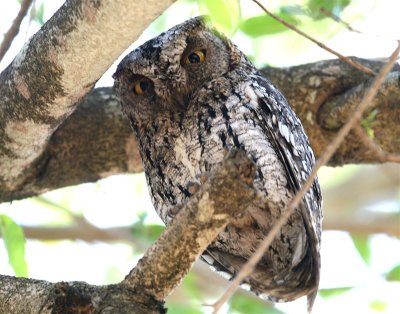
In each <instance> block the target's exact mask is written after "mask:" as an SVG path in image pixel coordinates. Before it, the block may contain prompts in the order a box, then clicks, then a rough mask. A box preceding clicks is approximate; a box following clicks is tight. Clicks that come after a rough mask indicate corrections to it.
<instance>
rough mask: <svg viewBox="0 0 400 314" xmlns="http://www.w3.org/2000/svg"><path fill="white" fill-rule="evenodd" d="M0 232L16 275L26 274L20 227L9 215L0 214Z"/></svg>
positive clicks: (22, 236) (22, 235)
mask: <svg viewBox="0 0 400 314" xmlns="http://www.w3.org/2000/svg"><path fill="white" fill-rule="evenodd" d="M0 233H1V235H2V237H3V241H4V246H5V248H6V250H7V254H8V261H9V263H10V265H11V266H12V268H13V269H14V272H15V275H16V276H18V277H27V276H28V265H27V263H26V260H25V236H24V233H23V231H22V228H21V227H20V226H18V225H17V224H16V223H15V222H14V221H13V220H12V219H11V218H10V217H8V216H6V215H0Z"/></svg>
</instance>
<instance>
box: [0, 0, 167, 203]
mask: <svg viewBox="0 0 400 314" xmlns="http://www.w3.org/2000/svg"><path fill="white" fill-rule="evenodd" d="M172 2H173V0H163V1H159V0H157V1H156V0H148V1H146V5H141V6H138V4H137V2H135V1H128V0H116V1H105V0H97V1H92V0H71V1H67V2H65V4H64V5H63V6H62V7H61V8H60V9H59V10H58V11H57V12H56V13H55V14H54V15H53V17H52V18H51V19H50V20H49V21H48V22H47V23H46V24H45V25H44V26H43V27H42V28H41V30H40V31H39V32H37V33H36V34H35V35H34V36H33V37H32V38H31V40H30V41H29V42H27V43H26V44H25V46H24V48H23V49H22V50H21V51H20V53H19V54H18V55H17V56H16V58H15V59H14V61H13V62H12V63H11V64H10V65H9V66H8V67H7V68H6V69H5V70H4V71H3V72H2V73H1V74H0V95H1V99H0V199H2V200H4V198H3V197H2V196H3V195H4V194H7V193H9V192H10V191H18V190H21V189H23V187H24V186H25V185H26V184H29V182H30V181H31V179H32V178H34V177H36V176H37V175H38V173H37V171H36V169H35V166H37V163H38V158H39V157H40V156H41V155H43V152H44V151H45V149H46V147H47V145H46V144H47V143H48V139H49V137H50V136H51V134H52V133H53V132H54V131H55V129H56V128H57V127H58V126H59V125H60V124H61V123H62V122H63V121H64V120H65V119H66V118H67V117H68V116H69V115H70V114H71V113H72V112H73V110H74V109H75V107H76V105H77V102H78V101H79V100H80V99H81V98H82V97H83V96H84V95H85V94H87V93H88V92H89V91H90V90H91V88H92V87H93V86H94V84H95V83H96V81H97V80H98V79H99V78H100V76H101V75H102V74H103V73H104V72H105V71H106V70H107V68H108V67H109V66H110V65H111V64H112V63H113V62H114V60H115V59H117V57H118V56H119V55H120V54H121V52H122V51H124V50H125V49H126V48H127V47H128V46H129V45H130V44H131V43H132V42H133V41H135V39H137V38H138V37H139V35H140V33H141V32H142V31H143V30H144V29H145V28H146V27H147V25H149V24H150V22H151V21H153V20H154V19H155V18H156V17H157V16H158V15H159V14H161V13H162V12H163V11H164V10H165V9H166V7H167V6H168V5H170V4H171V3H172ZM127 13H129V14H127Z"/></svg>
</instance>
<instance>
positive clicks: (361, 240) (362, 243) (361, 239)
mask: <svg viewBox="0 0 400 314" xmlns="http://www.w3.org/2000/svg"><path fill="white" fill-rule="evenodd" d="M351 238H352V240H353V243H354V246H355V247H356V249H357V251H358V253H359V254H360V256H361V257H362V259H363V260H364V262H365V263H366V264H367V265H369V264H370V262H371V246H370V241H369V237H368V236H359V235H354V234H353V235H351Z"/></svg>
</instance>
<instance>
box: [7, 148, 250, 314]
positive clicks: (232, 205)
mask: <svg viewBox="0 0 400 314" xmlns="http://www.w3.org/2000/svg"><path fill="white" fill-rule="evenodd" d="M254 177H255V166H254V164H253V163H252V162H251V161H250V160H249V159H248V158H247V157H246V156H245V154H244V153H243V152H237V151H233V152H231V153H229V154H228V157H227V158H226V159H225V160H224V161H223V162H222V163H221V164H220V165H219V166H218V167H217V168H216V170H215V171H214V172H213V173H212V174H211V175H210V176H209V178H208V180H207V181H206V182H205V183H204V184H203V185H202V186H201V187H198V188H199V190H198V191H197V193H196V194H195V195H194V196H193V197H191V198H190V200H189V201H188V203H187V204H185V205H184V206H183V207H182V208H177V211H178V214H177V215H176V216H175V217H174V219H173V220H172V222H171V224H170V225H168V226H167V228H166V230H165V231H164V233H163V234H162V235H161V236H160V237H159V238H158V239H157V241H156V242H155V243H154V244H153V246H152V247H151V248H150V249H149V250H148V251H147V252H146V253H145V255H144V256H143V258H142V259H141V260H140V261H139V263H138V265H137V266H136V267H135V268H134V269H133V270H132V271H131V272H130V274H129V275H128V276H127V277H126V278H125V280H123V281H122V282H121V283H119V284H117V285H109V286H91V285H88V284H86V283H79V282H71V283H65V282H63V283H55V284H52V283H49V282H46V281H38V280H33V279H23V278H12V277H8V276H0V312H1V313H11V314H12V313H27V312H28V313H50V312H51V313H164V311H165V310H164V309H163V307H162V305H163V300H164V299H165V297H166V296H167V295H168V294H170V293H171V291H172V290H173V289H174V288H175V287H176V286H177V285H178V283H179V282H180V281H181V280H182V278H183V277H184V275H185V274H186V273H187V272H188V271H189V270H190V268H191V266H192V264H193V263H194V262H195V260H196V259H197V258H198V257H199V255H200V254H201V253H202V252H203V251H204V250H205V249H206V247H207V246H208V245H209V243H210V242H212V241H213V240H214V239H215V237H216V236H217V235H218V234H219V233H220V232H221V230H222V229H223V228H224V227H225V226H226V225H227V224H228V223H229V222H230V221H231V220H232V219H234V218H237V217H239V216H240V215H242V214H243V213H244V211H245V209H246V208H247V206H248V204H249V203H250V202H251V200H253V199H254V198H255V197H256V194H257V192H256V190H255V189H254V188H253V179H254ZM17 291H18V292H17Z"/></svg>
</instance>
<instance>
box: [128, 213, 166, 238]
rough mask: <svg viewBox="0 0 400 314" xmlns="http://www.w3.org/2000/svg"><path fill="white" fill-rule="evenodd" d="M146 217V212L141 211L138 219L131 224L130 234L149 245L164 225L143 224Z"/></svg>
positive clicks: (162, 229)
mask: <svg viewBox="0 0 400 314" xmlns="http://www.w3.org/2000/svg"><path fill="white" fill-rule="evenodd" d="M146 217H147V214H146V213H141V214H140V215H139V220H138V221H137V222H136V223H135V224H133V226H132V235H133V236H134V237H135V239H137V240H138V241H142V242H143V243H144V244H145V245H150V244H152V243H153V242H154V241H155V240H157V238H158V237H159V236H160V234H161V233H162V232H163V231H164V229H165V227H164V226H161V225H156V224H145V223H144V221H145V219H146Z"/></svg>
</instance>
